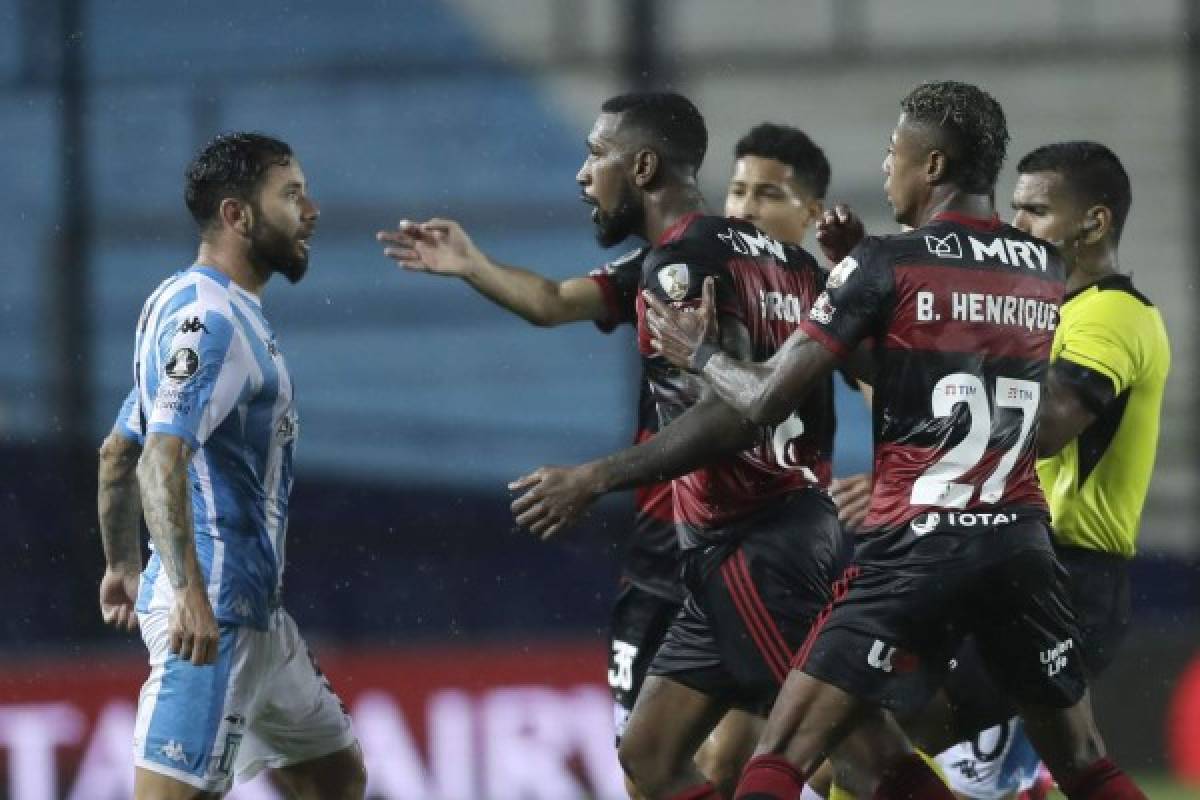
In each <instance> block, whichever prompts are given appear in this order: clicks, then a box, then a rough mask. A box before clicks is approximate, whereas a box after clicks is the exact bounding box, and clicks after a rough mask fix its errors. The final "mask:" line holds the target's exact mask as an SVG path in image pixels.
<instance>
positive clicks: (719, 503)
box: [637, 214, 836, 549]
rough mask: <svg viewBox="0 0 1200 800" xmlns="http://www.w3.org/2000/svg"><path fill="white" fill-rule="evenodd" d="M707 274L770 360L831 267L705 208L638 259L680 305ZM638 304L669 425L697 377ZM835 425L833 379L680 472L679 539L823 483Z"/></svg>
mask: <svg viewBox="0 0 1200 800" xmlns="http://www.w3.org/2000/svg"><path fill="white" fill-rule="evenodd" d="M708 277H712V278H714V280H715V284H716V286H715V288H716V303H717V313H718V314H719V315H721V316H722V317H726V318H729V317H732V318H733V319H736V320H737V321H738V322H740V323H741V324H742V325H744V326H745V328H746V330H747V331H748V333H749V339H750V345H751V349H752V353H751V357H752V358H753V360H755V361H765V360H766V359H768V358H770V357H771V356H772V355H773V354H774V353H775V352H776V351H777V350H778V349H779V347H780V346H781V345H782V344H783V343H784V341H786V340H787V338H788V337H789V336H791V334H792V333H793V332H794V331H795V330H796V329H797V328H798V327H799V325H800V324H801V323H802V322H803V321H804V320H806V319H807V317H808V313H809V310H810V309H811V307H812V305H813V302H814V301H815V300H816V298H817V296H818V295H820V293H821V291H822V290H823V289H824V287H825V279H826V274H825V272H824V271H823V270H822V269H821V268H820V266H819V265H818V264H817V261H816V259H814V258H813V257H812V255H811V254H809V253H808V252H807V251H805V250H804V249H803V248H800V247H796V246H794V245H790V244H784V243H782V242H779V241H776V240H775V239H772V238H771V237H770V236H767V235H766V234H765V233H763V232H762V231H760V230H758V229H757V228H756V227H754V226H753V225H751V224H750V223H748V222H744V221H741V220H733V219H728V218H726V217H715V216H704V215H700V214H693V215H689V216H687V217H685V218H683V219H682V220H680V221H679V222H678V223H677V224H676V225H675V226H673V227H672V228H671V229H670V230H668V231H667V232H666V234H664V236H663V237H662V239H661V240H660V241H659V242H658V243H657V244H656V246H655V247H654V248H653V249H652V250H651V251H650V252H649V253H648V254H647V256H646V259H645V262H644V264H643V269H642V285H643V286H644V287H645V288H647V289H649V290H650V291H652V292H655V293H657V294H658V295H659V296H660V297H661V298H663V299H664V300H666V301H668V302H670V303H672V304H673V305H675V306H676V307H680V308H695V307H697V306H698V305H699V303H700V297H701V291H702V288H703V285H704V280H705V279H706V278H708ZM637 312H638V347H639V349H640V351H641V353H642V356H643V361H644V367H645V373H646V376H647V377H648V379H649V381H650V385H651V388H652V389H653V391H654V399H655V403H656V406H657V409H658V414H659V419H660V422H661V424H663V425H666V424H668V423H670V422H671V420H673V419H674V418H676V417H677V416H679V415H680V414H682V413H683V412H684V411H686V410H687V409H688V408H689V407H691V405H692V404H693V403H695V402H696V400H697V399H699V393H700V383H699V381H698V380H697V379H696V378H695V377H693V376H691V375H689V374H688V373H686V372H683V371H681V370H678V369H675V368H674V367H672V366H671V365H670V364H669V363H668V362H667V361H666V360H665V359H663V358H661V357H660V356H658V355H656V354H655V353H654V351H653V348H652V346H651V337H650V332H649V330H648V328H647V327H646V324H645V304H644V303H643V302H642V301H641V298H640V296H639V299H638V308H637ZM835 426H836V423H835V418H834V411H833V384H832V381H831V380H829V381H825V382H823V383H822V385H821V386H819V387H815V388H814V389H813V391H812V392H810V393H809V394H808V395H807V396H806V397H805V398H804V400H803V401H802V402H801V403H800V404H799V405H798V406H797V408H796V409H795V412H794V413H793V414H792V415H791V416H790V417H788V418H787V419H786V420H784V421H783V422H782V423H780V424H779V425H777V426H774V427H773V428H764V429H763V430H762V431H760V433H759V438H758V441H756V442H755V444H754V445H753V446H752V447H750V448H748V449H746V450H744V451H742V452H741V453H738V454H736V455H734V456H729V457H727V458H725V459H722V460H721V461H719V462H717V463H714V464H712V465H710V466H708V467H706V468H704V469H700V470H697V471H696V472H693V473H691V474H689V475H687V476H685V477H683V478H680V479H678V480H676V481H675V482H674V502H675V521H676V526H677V529H678V530H679V533H680V541H681V544H682V546H683V547H684V548H685V549H686V548H691V547H696V546H701V545H703V544H706V543H711V542H712V541H714V540H717V539H720V538H721V532H720V531H719V530H718V529H719V528H721V527H722V526H725V525H727V524H729V523H731V522H734V521H736V520H738V519H740V518H742V517H744V516H746V515H748V514H750V513H752V512H754V511H756V510H758V509H760V508H762V507H763V506H764V505H765V504H766V503H767V502H769V501H771V500H773V499H776V498H779V497H780V496H781V495H784V494H786V493H788V492H791V491H796V490H799V489H804V488H808V487H811V486H825V485H827V484H828V482H829V478H830V471H831V468H830V460H831V457H832V451H833V435H834V428H835Z"/></svg>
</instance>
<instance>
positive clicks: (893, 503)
mask: <svg viewBox="0 0 1200 800" xmlns="http://www.w3.org/2000/svg"><path fill="white" fill-rule="evenodd" d="M1064 280H1065V277H1064V270H1063V266H1062V262H1061V260H1060V259H1059V258H1058V255H1057V253H1056V251H1055V250H1054V248H1053V247H1051V246H1050V245H1048V244H1047V243H1046V242H1043V241H1041V240H1039V239H1036V238H1034V237H1031V236H1029V235H1027V234H1025V233H1022V232H1021V231H1019V230H1017V229H1015V228H1012V227H1010V226H1008V225H1003V224H1001V223H1000V221H999V219H998V218H995V217H993V218H991V219H986V220H981V219H975V218H972V217H965V216H962V215H958V214H940V215H938V216H935V217H934V219H933V220H932V221H931V222H930V224H929V225H927V226H925V227H923V228H919V229H917V230H915V231H910V232H908V233H904V234H899V235H895V236H886V237H868V238H867V239H865V240H864V241H863V242H862V243H861V244H860V245H859V246H858V247H857V248H855V250H854V251H853V252H852V253H851V254H850V255H849V256H848V257H847V258H846V259H845V260H844V261H843V262H842V263H841V264H839V265H838V266H837V267H836V268H835V269H834V271H833V272H832V273H831V274H830V277H829V281H828V284H827V291H826V292H825V294H823V295H822V296H821V297H820V298H818V300H817V302H816V303H815V304H814V307H813V309H812V311H811V312H810V314H809V319H808V320H807V321H806V322H805V323H804V324H803V328H804V330H805V332H806V333H807V334H808V335H809V336H811V337H812V338H814V339H816V340H818V341H820V342H822V343H823V344H825V345H826V346H827V347H829V348H830V349H831V350H833V351H834V352H836V353H839V354H847V353H849V352H850V351H852V350H853V349H854V348H855V347H856V346H857V345H858V344H859V343H860V342H862V341H866V340H872V341H873V342H874V345H873V346H874V355H875V360H876V377H875V396H874V408H873V417H874V426H873V427H874V438H875V476H876V482H875V489H874V493H873V495H872V498H871V508H870V512H869V514H868V516H867V519H866V520H865V522H864V532H866V533H869V532H871V531H883V530H894V529H896V528H898V527H900V526H903V525H906V524H908V523H909V522H910V521H914V520H915V521H916V522H917V525H918V528H920V529H921V532H925V531H926V530H933V529H935V528H937V529H942V528H943V527H945V526H946V525H947V523H949V522H950V517H948V516H947V514H946V513H944V512H967V511H971V512H980V513H983V512H988V513H992V514H1001V513H1004V514H1007V513H1012V512H1016V511H1019V510H1026V511H1029V512H1034V513H1042V512H1043V511H1044V509H1045V500H1044V498H1043V496H1042V493H1041V489H1040V488H1039V485H1038V482H1037V476H1036V473H1035V472H1034V464H1035V457H1036V452H1035V451H1036V448H1035V438H1036V437H1035V436H1034V433H1035V432H1036V422H1037V414H1038V408H1039V406H1040V402H1041V388H1042V381H1043V380H1044V378H1045V374H1046V369H1047V365H1048V360H1049V355H1050V345H1051V342H1052V340H1053V336H1054V330H1055V328H1056V327H1057V325H1058V307H1059V304H1060V303H1061V302H1062V296H1063V289H1064ZM929 512H943V513H941V514H940V516H939V517H938V518H937V523H936V524H931V521H932V520H933V519H934V517H932V516H929V515H928V514H929ZM918 517H920V519H918ZM961 517H962V515H961V514H959V515H957V516H956V519H957V521H959V522H961V519H959V518H961ZM971 519H972V521H975V522H978V519H979V517H978V516H976V517H972V518H971ZM952 527H964V528H972V527H974V526H973V525H966V526H962V525H956V526H952Z"/></svg>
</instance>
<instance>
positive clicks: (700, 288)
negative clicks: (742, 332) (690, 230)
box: [644, 245, 746, 324]
mask: <svg viewBox="0 0 1200 800" xmlns="http://www.w3.org/2000/svg"><path fill="white" fill-rule="evenodd" d="M710 277H711V278H713V280H714V282H715V286H714V288H715V290H716V303H717V314H719V315H721V316H731V317H734V318H735V319H737V320H739V321H741V322H742V323H743V324H744V323H745V322H746V319H745V317H746V310H745V309H744V308H743V307H742V303H741V302H740V300H739V299H738V293H737V287H736V286H735V285H734V281H733V275H732V274H731V273H730V272H729V270H728V269H727V268H726V267H725V265H724V264H723V263H721V261H719V260H718V259H716V258H714V257H712V256H710V255H707V254H705V253H702V252H700V251H699V248H697V247H694V246H693V247H681V246H678V245H669V246H667V247H664V248H661V249H660V253H659V258H658V259H657V261H656V262H655V263H654V264H653V265H651V269H649V270H647V274H646V275H645V276H644V280H645V283H646V288H647V289H649V290H650V291H652V292H654V293H655V294H656V295H657V296H658V297H659V298H660V299H663V300H666V301H668V302H670V303H671V304H672V305H674V306H676V307H678V308H695V307H697V306H699V305H700V301H701V298H702V296H703V292H704V281H705V280H706V279H708V278H710Z"/></svg>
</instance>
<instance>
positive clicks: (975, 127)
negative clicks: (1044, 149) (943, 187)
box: [900, 81, 1008, 194]
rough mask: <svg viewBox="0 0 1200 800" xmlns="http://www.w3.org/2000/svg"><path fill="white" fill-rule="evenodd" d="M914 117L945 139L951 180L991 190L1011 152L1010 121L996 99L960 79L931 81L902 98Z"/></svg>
mask: <svg viewBox="0 0 1200 800" xmlns="http://www.w3.org/2000/svg"><path fill="white" fill-rule="evenodd" d="M900 108H901V109H902V110H903V111H904V113H905V114H906V115H907V116H908V119H909V121H911V122H916V123H918V124H921V125H925V126H927V127H929V128H932V129H934V130H935V131H937V132H938V134H939V135H940V136H941V137H944V143H943V145H944V149H945V151H946V156H947V159H948V161H949V169H948V174H947V179H948V180H950V181H952V182H953V183H954V184H955V185H957V186H958V187H959V188H961V189H962V190H963V191H965V192H968V193H970V194H991V193H992V191H993V190H994V189H995V186H996V178H997V177H998V176H999V175H1000V167H1001V165H1002V164H1003V163H1004V155H1005V153H1006V151H1007V150H1008V124H1007V122H1005V119H1004V109H1002V108H1001V107H1000V104H999V103H998V102H996V98H994V97H992V96H991V95H990V94H988V93H987V92H985V91H983V90H982V89H980V88H979V87H977V86H972V85H971V84H969V83H959V82H958V81H930V82H929V83H923V84H921V85H920V86H918V87H917V88H916V89H913V90H912V92H910V93H909V95H908V96H907V97H905V98H904V99H903V100H902V101H900Z"/></svg>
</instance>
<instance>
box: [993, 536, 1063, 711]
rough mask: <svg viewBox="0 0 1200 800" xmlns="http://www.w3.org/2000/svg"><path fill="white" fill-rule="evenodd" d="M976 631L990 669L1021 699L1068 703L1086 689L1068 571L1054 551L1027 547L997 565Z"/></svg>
mask: <svg viewBox="0 0 1200 800" xmlns="http://www.w3.org/2000/svg"><path fill="white" fill-rule="evenodd" d="M976 589H977V591H978V593H979V596H980V597H981V598H983V599H982V600H981V601H980V602H978V603H977V604H976V606H977V608H979V609H980V611H981V613H980V614H979V615H978V616H977V617H976V618H975V621H974V622H975V624H974V626H973V628H972V633H973V634H974V636H975V639H976V641H977V642H978V644H979V652H980V654H981V655H982V657H983V660H984V663H985V664H986V665H987V668H988V671H989V672H990V674H991V675H992V676H993V677H994V678H995V679H996V681H997V682H998V683H999V684H1000V686H1001V687H1002V688H1003V689H1004V692H1005V694H1007V695H1008V696H1009V697H1011V698H1012V699H1013V700H1014V701H1015V702H1017V703H1018V704H1022V705H1024V704H1028V705H1038V706H1048V707H1052V708H1068V707H1070V706H1073V705H1075V704H1076V703H1077V702H1078V701H1079V699H1080V698H1081V697H1082V696H1083V694H1084V691H1085V689H1086V686H1087V684H1086V679H1085V677H1084V676H1085V669H1084V665H1083V658H1082V653H1081V644H1082V642H1081V638H1080V634H1079V631H1078V628H1077V626H1076V622H1075V614H1074V610H1073V609H1072V607H1071V601H1070V598H1069V595H1068V589H1067V575H1066V572H1065V571H1064V570H1063V568H1062V567H1061V566H1060V565H1059V563H1058V561H1057V560H1056V559H1055V557H1054V554H1053V552H1051V551H1049V550H1042V549H1029V550H1023V551H1020V552H1018V553H1016V554H1015V555H1013V556H1011V557H1008V558H1006V559H1004V560H1003V561H1001V562H999V563H997V564H995V565H994V566H992V567H991V568H990V569H989V570H988V571H987V572H986V573H985V574H984V575H982V576H981V579H980V580H979V581H978V584H977V587H976Z"/></svg>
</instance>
